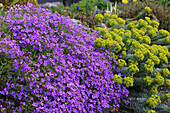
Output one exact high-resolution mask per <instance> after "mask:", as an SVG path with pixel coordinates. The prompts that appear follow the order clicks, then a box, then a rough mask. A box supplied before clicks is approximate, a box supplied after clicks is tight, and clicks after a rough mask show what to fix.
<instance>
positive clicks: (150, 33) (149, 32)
mask: <svg viewBox="0 0 170 113" xmlns="http://www.w3.org/2000/svg"><path fill="white" fill-rule="evenodd" d="M148 35H149V36H150V37H153V36H155V35H156V31H155V30H154V29H151V30H149V31H148Z"/></svg>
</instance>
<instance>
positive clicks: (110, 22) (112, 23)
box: [109, 19, 117, 26]
mask: <svg viewBox="0 0 170 113" xmlns="http://www.w3.org/2000/svg"><path fill="white" fill-rule="evenodd" d="M109 24H110V26H114V25H117V21H116V20H115V19H110V20H109Z"/></svg>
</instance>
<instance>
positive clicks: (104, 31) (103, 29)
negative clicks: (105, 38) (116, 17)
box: [101, 28, 109, 34]
mask: <svg viewBox="0 0 170 113" xmlns="http://www.w3.org/2000/svg"><path fill="white" fill-rule="evenodd" d="M101 33H102V34H106V33H109V31H108V30H107V29H106V28H102V29H101Z"/></svg>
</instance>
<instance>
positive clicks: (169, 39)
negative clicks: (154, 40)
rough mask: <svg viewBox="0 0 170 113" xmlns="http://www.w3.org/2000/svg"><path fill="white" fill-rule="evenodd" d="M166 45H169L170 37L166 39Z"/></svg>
mask: <svg viewBox="0 0 170 113" xmlns="http://www.w3.org/2000/svg"><path fill="white" fill-rule="evenodd" d="M166 43H167V44H169V43H170V35H169V36H167V37H166Z"/></svg>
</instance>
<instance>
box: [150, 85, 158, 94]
mask: <svg viewBox="0 0 170 113" xmlns="http://www.w3.org/2000/svg"><path fill="white" fill-rule="evenodd" d="M157 89H158V85H155V86H152V87H151V89H150V92H151V93H157V92H158V90H157Z"/></svg>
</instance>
